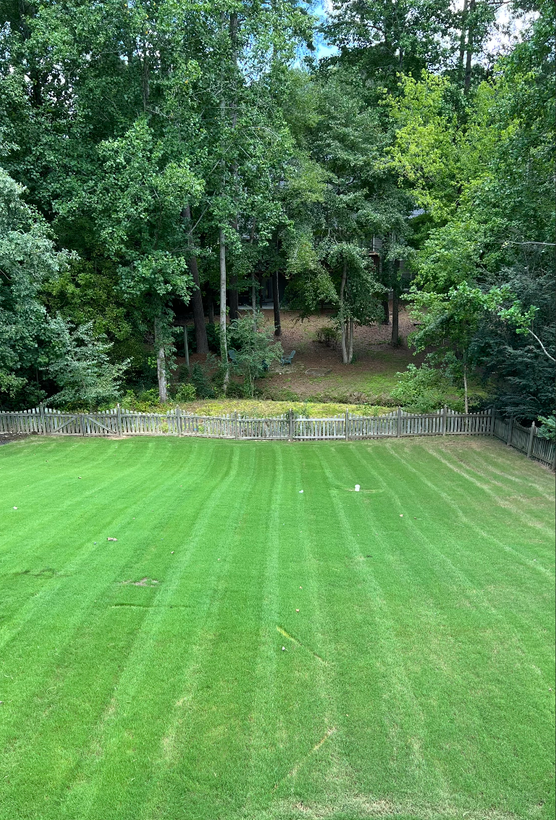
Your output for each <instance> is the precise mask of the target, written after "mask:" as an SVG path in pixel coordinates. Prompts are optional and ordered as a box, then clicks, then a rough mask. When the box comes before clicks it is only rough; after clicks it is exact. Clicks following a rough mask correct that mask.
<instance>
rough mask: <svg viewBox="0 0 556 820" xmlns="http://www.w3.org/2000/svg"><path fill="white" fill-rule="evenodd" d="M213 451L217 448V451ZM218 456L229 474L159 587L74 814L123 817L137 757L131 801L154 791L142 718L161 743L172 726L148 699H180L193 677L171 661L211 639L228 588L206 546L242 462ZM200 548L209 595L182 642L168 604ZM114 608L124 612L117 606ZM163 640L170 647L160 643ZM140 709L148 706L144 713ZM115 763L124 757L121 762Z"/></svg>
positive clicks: (76, 790) (71, 802)
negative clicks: (176, 671)
mask: <svg viewBox="0 0 556 820" xmlns="http://www.w3.org/2000/svg"><path fill="white" fill-rule="evenodd" d="M213 452H218V451H217V450H216V449H215V450H214V451H213ZM218 458H219V468H220V472H221V474H223V478H221V479H220V480H219V482H218V484H217V486H216V487H215V488H214V489H213V490H212V492H211V493H210V495H209V496H208V498H206V500H205V501H204V503H203V505H202V507H201V509H200V512H199V514H198V515H197V516H196V517H195V523H194V525H193V528H192V531H191V533H190V534H189V535H188V536H187V541H186V542H185V541H184V547H186V548H185V549H184V550H183V553H182V554H181V556H180V557H179V558H178V561H176V562H175V563H174V564H173V565H172V571H171V575H169V576H168V577H167V578H166V581H165V584H164V585H162V586H161V588H160V591H157V596H156V603H157V606H156V607H153V608H151V609H149V610H146V614H145V615H144V617H142V618H141V621H140V623H139V624H138V626H137V634H136V638H135V640H134V642H133V645H132V646H131V647H130V651H129V653H128V655H127V657H126V659H125V666H124V667H123V668H122V670H121V674H120V676H119V678H118V681H117V683H116V685H115V687H114V692H113V698H114V703H115V717H114V719H113V720H112V722H111V723H110V725H109V726H107V724H106V722H105V721H101V722H100V724H99V726H98V728H97V731H96V732H95V746H96V748H97V749H98V751H97V752H96V758H95V752H94V750H93V749H90V750H89V752H88V753H87V754H85V755H84V756H83V761H82V764H81V767H80V768H81V773H80V777H79V779H76V780H75V785H74V787H73V790H72V792H70V795H69V796H68V799H67V805H66V806H65V811H66V812H67V813H68V814H69V816H75V814H77V816H79V817H84V818H85V817H98V818H99V820H101V816H100V815H99V814H98V808H99V807H98V805H97V803H98V800H99V799H100V800H101V803H102V804H103V805H104V811H106V812H107V814H106V815H105V816H106V817H111V816H114V817H117V814H113V813H112V812H111V810H110V809H109V807H110V806H113V805H117V804H118V803H119V802H120V801H121V800H122V798H123V796H124V795H125V794H126V790H127V788H128V787H129V785H130V781H131V773H132V770H133V769H134V768H136V766H137V765H138V760H140V759H141V758H143V761H142V762H143V764H144V765H143V767H142V772H143V775H142V778H141V781H140V782H138V783H137V784H136V785H134V787H133V789H132V790H130V793H129V795H128V796H127V799H126V805H127V804H129V803H130V802H131V803H132V804H137V803H139V806H138V805H135V810H136V811H139V807H140V805H142V801H143V800H144V798H145V792H146V791H148V788H149V787H150V785H151V783H152V778H153V763H154V761H153V760H152V759H151V754H152V748H151V747H150V746H149V749H148V751H146V750H145V749H144V747H143V745H141V746H136V743H137V744H139V743H141V744H144V743H145V740H144V737H143V735H142V734H141V727H142V724H145V726H147V727H148V726H149V725H150V723H152V725H153V732H152V733H154V734H155V736H157V737H158V740H159V742H161V740H162V737H163V736H164V729H165V726H166V724H164V726H160V727H159V726H158V721H159V720H160V717H159V715H158V714H156V713H155V712H153V711H152V710H150V709H149V708H148V704H149V701H150V700H151V699H152V698H153V697H156V696H157V695H158V697H159V698H163V699H164V700H165V701H166V702H167V704H168V708H170V702H171V701H173V702H174V703H176V701H177V700H178V699H179V692H178V689H179V686H180V681H182V680H183V679H184V678H185V677H186V676H187V673H185V674H184V675H183V678H182V673H181V669H180V676H179V678H178V679H175V678H173V677H172V676H168V675H167V673H166V664H168V663H169V664H170V667H171V666H173V665H174V662H177V661H178V658H179V657H180V654H183V656H184V657H183V661H184V662H185V659H186V658H188V656H189V655H190V654H191V651H192V650H193V652H194V656H195V643H194V641H195V640H197V641H201V643H202V642H203V641H204V640H206V635H207V634H209V633H208V630H206V632H205V636H203V634H202V631H203V628H204V627H205V622H209V623H210V617H211V610H212V608H213V607H214V606H216V605H217V601H218V596H219V594H221V590H222V585H221V583H219V579H220V578H221V577H222V576H223V575H224V574H225V564H223V563H222V562H217V561H216V559H214V561H212V569H211V570H208V569H207V560H206V559H207V553H206V552H205V551H206V550H207V548H208V550H209V554H212V553H213V552H214V548H215V547H214V543H213V540H212V538H211V535H210V531H211V529H212V528H213V524H212V521H211V516H212V515H213V513H214V512H215V510H216V509H217V508H218V506H219V505H220V503H221V501H222V499H223V497H224V496H225V494H226V492H227V491H229V488H230V485H232V484H233V483H234V481H235V479H236V477H237V474H238V470H239V467H240V458H239V452H238V451H237V450H235V451H229V450H228V451H227V452H218ZM228 460H229V462H230V463H229V465H228ZM200 550H203V551H204V555H203V558H204V559H205V560H203V561H202V565H203V567H205V574H204V579H205V580H204V589H205V593H204V594H203V595H201V596H200V598H199V599H198V601H197V606H196V609H195V612H194V616H192V620H191V622H189V623H188V624H187V636H188V639H187V642H183V634H182V632H181V629H178V632H177V633H175V634H173V633H172V631H171V630H168V627H167V626H166V624H165V622H166V621H167V620H169V621H172V620H174V618H175V610H171V609H169V608H166V607H164V606H162V604H167V605H171V603H172V599H173V598H174V597H175V596H176V595H177V593H178V589H179V585H180V582H181V581H182V579H183V578H184V574H185V573H186V571H187V570H188V569H189V568H190V567H191V568H192V569H193V572H194V571H195V568H194V567H193V561H194V560H195V558H196V556H197V553H199V551H200ZM199 557H200V556H199ZM193 578H194V576H193ZM113 611H114V613H115V614H116V615H117V613H118V610H113ZM178 612H179V610H178ZM163 636H165V639H166V640H168V639H169V638H170V637H172V638H173V640H172V646H173V650H174V653H177V654H174V655H173V656H172V657H168V654H167V651H164V650H163V655H162V656H161V655H160V653H159V652H157V651H156V650H157V641H158V642H159V643H160V642H161V641H162V640H163ZM162 646H164V645H163V644H161V647H162ZM201 648H202V647H201ZM155 659H156V662H155ZM194 672H195V669H194V666H192V667H191V673H192V674H194ZM150 678H151V681H150V683H149V679H150ZM152 678H155V679H156V678H160V680H159V687H158V688H157V687H156V686H154V687H153V683H154V682H153V680H152ZM163 681H164V682H163ZM160 686H162V688H160ZM141 710H143V712H142V714H141ZM145 733H146V734H147V735H150V734H151V733H150V732H149V730H148V728H145V729H144V732H143V734H145ZM135 735H137V736H138V739H137V741H135V740H134V737H135ZM137 748H139V753H137ZM132 749H136V751H135V752H133V751H132ZM145 756H146V757H145ZM116 762H118V765H117V766H116ZM145 767H146V768H145ZM115 768H117V771H118V776H117V778H115V777H114V771H115ZM128 810H129V808H128Z"/></svg>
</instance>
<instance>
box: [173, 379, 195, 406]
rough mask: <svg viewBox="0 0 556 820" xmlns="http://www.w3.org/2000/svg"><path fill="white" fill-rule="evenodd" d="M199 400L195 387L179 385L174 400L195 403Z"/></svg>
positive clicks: (186, 384) (187, 384)
mask: <svg viewBox="0 0 556 820" xmlns="http://www.w3.org/2000/svg"><path fill="white" fill-rule="evenodd" d="M196 398H197V391H196V390H195V385H193V384H190V383H185V384H183V383H182V384H179V385H178V386H177V388H176V390H175V391H174V395H173V399H174V401H177V402H188V401H195V399H196Z"/></svg>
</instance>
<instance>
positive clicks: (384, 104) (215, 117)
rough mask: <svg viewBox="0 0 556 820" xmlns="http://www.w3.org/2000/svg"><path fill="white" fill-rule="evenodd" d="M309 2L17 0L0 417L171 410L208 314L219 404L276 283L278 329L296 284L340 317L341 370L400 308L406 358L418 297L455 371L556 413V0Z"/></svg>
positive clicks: (7, 82) (2, 95) (5, 153)
mask: <svg viewBox="0 0 556 820" xmlns="http://www.w3.org/2000/svg"><path fill="white" fill-rule="evenodd" d="M503 9H504V11H503V13H502V10H503ZM314 11H315V10H314V8H313V5H312V3H310V2H304V0H273V2H268V3H267V2H259V0H206V2H203V3H190V2H177V0H157V2H153V0H134V2H124V3H122V2H121V0H101V2H98V3H93V4H91V3H89V2H86V0H56V2H54V1H53V0H33V2H31V1H29V2H20V3H11V2H8V0H0V166H1V169H2V170H0V405H2V406H6V407H18V406H24V405H29V404H30V403H35V402H37V401H40V400H42V399H47V398H48V399H52V400H55V401H58V402H66V403H73V404H79V403H80V402H81V403H82V405H83V406H85V405H89V404H95V403H97V404H98V403H102V402H103V401H112V400H114V399H115V398H117V397H118V395H119V392H120V390H121V389H122V388H123V387H125V386H126V385H127V386H128V387H130V386H131V387H133V386H137V385H142V386H143V387H145V388H149V387H152V386H153V385H154V384H156V385H157V389H158V392H159V395H160V398H161V399H162V400H166V399H167V398H168V396H169V389H170V385H171V382H172V379H173V378H174V377H173V374H174V373H175V346H176V343H177V333H178V327H179V325H180V324H183V316H184V315H185V312H186V311H191V312H192V314H193V318H194V322H195V337H196V345H197V351H198V352H199V353H201V354H206V353H208V351H209V346H213V345H214V338H213V337H214V328H213V326H212V325H209V326H208V327H207V326H206V325H205V316H206V315H207V314H208V315H209V318H210V317H211V316H212V314H213V313H214V303H216V304H217V306H219V310H220V352H221V359H222V365H223V369H224V389H226V385H227V382H228V378H229V357H228V352H227V347H228V339H229V333H228V332H227V328H226V325H227V322H228V320H229V321H230V322H231V323H232V325H233V326H234V327H235V328H236V329H237V328H240V327H243V325H242V324H241V322H240V324H237V322H238V320H239V313H238V304H239V300H240V299H243V301H246V300H247V301H248V302H249V304H250V306H251V308H252V310H253V316H254V317H256V314H257V310H258V308H259V305H260V299H259V294H260V289H261V283H262V282H264V281H265V280H269V281H270V282H271V283H272V286H273V292H274V300H275V324H276V334H277V335H278V334H279V332H280V319H279V310H280V294H279V289H278V284H277V280H278V275H279V274H283V275H284V276H285V278H286V280H287V289H286V298H287V300H288V304H289V305H290V306H291V307H294V308H297V309H299V310H300V311H301V314H302V315H308V314H310V313H311V312H313V311H315V310H316V309H317V307H318V306H319V305H321V304H322V303H326V304H328V305H330V306H333V307H334V310H335V317H336V318H335V321H336V323H337V325H338V328H339V331H340V336H341V340H342V345H341V347H342V360H343V361H344V363H346V365H348V364H349V363H350V362H351V360H352V356H353V334H354V328H355V327H356V326H357V325H358V324H359V325H364V324H370V323H373V322H378V321H381V320H382V319H383V318H384V310H385V305H386V310H388V292H389V291H391V292H392V293H393V295H394V302H393V304H394V307H393V310H394V313H395V316H394V319H395V321H393V327H392V343H393V344H396V343H397V324H396V321H397V303H398V302H397V300H398V298H399V297H400V296H404V298H407V299H409V300H410V301H411V302H412V305H413V311H414V312H415V313H416V315H417V321H418V323H419V325H420V327H419V330H418V333H417V335H416V337H415V339H414V342H415V345H416V346H417V347H418V348H425V347H426V348H427V349H429V348H430V346H431V345H432V346H433V347H434V349H435V351H436V353H437V354H438V355H437V361H440V359H442V356H443V355H444V353H446V352H449V354H450V355H451V356H452V357H453V362H454V363H455V364H454V367H453V368H452V372H453V378H455V379H459V378H462V379H463V378H464V379H465V382H466V383H467V379H468V377H473V378H475V379H477V378H481V379H483V380H484V382H485V384H487V385H488V391H487V392H488V401H490V402H494V403H495V404H496V405H497V406H498V407H499V408H500V409H501V410H503V411H504V412H505V413H511V414H515V415H517V416H519V417H521V418H524V419H527V418H530V419H533V418H537V417H539V416H548V415H549V414H550V413H551V412H552V411H553V409H554V397H553V390H552V387H551V385H552V374H553V365H554V359H555V357H556V347H555V316H554V300H553V293H554V285H555V281H554V279H555V265H554V262H555V225H554V222H555V216H554V198H553V180H554V143H553V134H554V126H555V93H554V92H555V88H554V76H555V74H554V9H553V6H552V4H549V3H548V0H534V2H529V0H527V2H525V0H515V2H513V3H512V4H510V5H508V4H502V3H499V2H497V0H465V2H464V3H463V4H462V5H461V4H460V6H459V7H458V8H455V7H454V5H453V4H452V3H449V2H447V0H432V2H430V1H429V0H427V2H422V0H403V2H398V3H396V4H395V5H392V4H391V3H387V2H382V0H378V1H377V2H373V3H368V2H364V1H363V0H349V2H348V1H347V0H333V2H332V3H331V4H330V6H329V7H328V9H327V15H326V19H325V20H324V22H323V21H322V19H321V18H320V17H319V16H318V15H317V14H315V13H314ZM323 42H324V43H325V44H326V45H327V46H328V48H327V49H326V56H321V55H320V54H319V49H320V47H321V46H320V45H319V44H322V43H323ZM416 216H417V217H418V218H416ZM409 279H410V280H411V291H410V292H408V290H407V282H408V280H409ZM234 323H235V324H234ZM256 325H257V321H256V320H255V323H254V328H255V326H256ZM245 327H246V332H247V325H246V326H245ZM211 328H212V329H211ZM254 332H257V331H256V329H255V330H254ZM259 332H262V331H259ZM209 336H210V340H209ZM180 338H181V337H180ZM252 342H253V345H254V349H258V347H257V340H256V339H255V340H252ZM265 345H266V346H267V342H264V344H263V340H262V337H261V349H262V347H265ZM265 349H266V348H265ZM443 361H444V364H443V367H444V366H445V365H446V361H447V360H446V359H443ZM64 362H65V363H66V364H65V365H64ZM458 363H459V364H458ZM458 368H459V370H458ZM255 369H256V368H255ZM254 372H255V371H252V369H249V370H248V375H249V385H250V387H249V389H250V390H251V391H252V389H253V385H254V376H253V373H254ZM72 374H73V375H72Z"/></svg>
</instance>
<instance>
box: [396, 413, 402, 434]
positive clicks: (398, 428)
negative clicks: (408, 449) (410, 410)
mask: <svg viewBox="0 0 556 820" xmlns="http://www.w3.org/2000/svg"><path fill="white" fill-rule="evenodd" d="M401 434H402V408H401V407H398V418H397V424H396V437H397V438H399V437H400V436H401Z"/></svg>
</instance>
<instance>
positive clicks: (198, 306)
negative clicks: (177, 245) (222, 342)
mask: <svg viewBox="0 0 556 820" xmlns="http://www.w3.org/2000/svg"><path fill="white" fill-rule="evenodd" d="M184 217H185V219H186V220H187V222H188V224H189V225H191V208H190V207H189V205H186V207H185V208H184ZM190 243H191V235H189V236H188V244H190ZM187 264H188V267H189V272H190V273H191V276H192V277H193V282H194V284H195V288H194V290H193V294H192V296H191V301H192V303H193V321H194V322H195V339H196V341H197V353H201V354H202V355H206V354H207V353H208V352H209V348H208V341H207V328H206V326H205V310H204V308H203V297H202V295H201V285H200V281H199V266H198V265H197V257H196V256H195V255H194V254H191V255H190V256H189V261H188V263H187Z"/></svg>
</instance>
